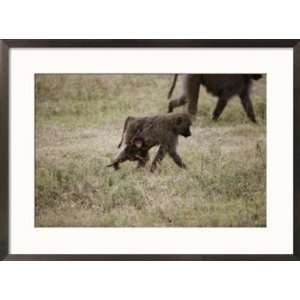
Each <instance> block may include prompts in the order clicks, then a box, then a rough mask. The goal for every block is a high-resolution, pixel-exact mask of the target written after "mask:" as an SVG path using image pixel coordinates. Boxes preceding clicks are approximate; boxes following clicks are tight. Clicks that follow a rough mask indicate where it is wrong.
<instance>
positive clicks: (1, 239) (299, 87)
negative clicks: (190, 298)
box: [0, 39, 300, 261]
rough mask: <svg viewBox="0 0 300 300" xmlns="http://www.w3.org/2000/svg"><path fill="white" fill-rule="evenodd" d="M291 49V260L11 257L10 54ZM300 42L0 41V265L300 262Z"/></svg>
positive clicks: (248, 257) (191, 256) (281, 257)
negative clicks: (13, 51) (87, 50)
mask: <svg viewBox="0 0 300 300" xmlns="http://www.w3.org/2000/svg"><path fill="white" fill-rule="evenodd" d="M41 47H45V48H63V47H64V48H75V47H80V48H91V47H96V48H98V47H99V48H101V47H106V48H173V47H176V48H198V47H200V48H218V47H219V48H244V47H245V48H273V47H274V48H293V57H294V135H293V136H294V160H293V161H294V181H293V183H294V191H293V192H294V224H293V226H294V228H293V230H294V233H293V242H294V246H293V254H291V255H272V254H270V255H268V254H266V255H264V254H262V255H244V254H240V255H236V254H232V255H223V254H220V255H211V254H207V255H206V254H101V255H95V254H92V255H90V254H76V255H69V254H24V255H20V254H17V255H16V254H11V253H9V230H10V228H9V201H10V200H9V153H10V149H9V50H10V49H11V48H41ZM299 124H300V40H297V39H295V40H276V39H275V40H274V39H272V40H221V39H220V40H151V39H147V40H121V39H117V40H0V259H1V260H14V261H16V260H55V261H58V260H73V261H75V260H85V261H88V260H115V261H119V260H123V261H128V260H130V261H152V260H157V261H158V260H164V261H170V260H172V261H173V260H178V261H196V260H214V261H218V260H230V261H232V260H263V261H267V260H271V261H277V260H299V259H300V126H299Z"/></svg>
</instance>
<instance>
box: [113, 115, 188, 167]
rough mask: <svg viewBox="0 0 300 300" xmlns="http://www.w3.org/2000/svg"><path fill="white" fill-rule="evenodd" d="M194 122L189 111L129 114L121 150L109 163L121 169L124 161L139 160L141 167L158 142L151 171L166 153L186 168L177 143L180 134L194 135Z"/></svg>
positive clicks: (120, 144) (185, 135)
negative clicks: (153, 114)
mask: <svg viewBox="0 0 300 300" xmlns="http://www.w3.org/2000/svg"><path fill="white" fill-rule="evenodd" d="M191 124H192V123H191V120H190V118H189V116H188V114H185V113H174V114H164V115H157V116H153V117H143V118H134V117H128V118H127V119H126V121H125V124H124V128H123V133H122V139H121V142H120V143H119V146H118V147H121V146H122V149H121V152H120V153H119V155H118V156H117V157H116V158H115V159H114V160H113V162H112V163H111V164H109V165H108V166H109V167H111V166H113V167H114V168H115V169H118V168H119V164H120V163H121V162H124V161H126V160H137V161H138V167H144V166H145V165H146V163H147V161H148V160H149V154H148V152H149V150H150V149H151V148H152V147H154V146H159V149H158V152H157V154H156V156H155V158H154V159H153V161H152V165H151V172H153V171H154V170H155V169H156V166H157V163H159V162H161V161H162V160H163V158H164V157H165V155H166V154H167V153H168V154H169V155H170V156H171V158H172V159H173V160H174V162H175V163H176V164H177V165H178V166H179V167H181V168H185V164H184V163H183V161H182V159H181V157H180V156H179V154H178V153H177V151H176V147H177V144H178V136H179V135H182V136H184V137H189V136H191V130H190V127H191Z"/></svg>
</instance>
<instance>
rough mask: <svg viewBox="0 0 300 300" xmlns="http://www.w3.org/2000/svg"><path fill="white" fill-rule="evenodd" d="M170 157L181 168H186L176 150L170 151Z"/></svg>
mask: <svg viewBox="0 0 300 300" xmlns="http://www.w3.org/2000/svg"><path fill="white" fill-rule="evenodd" d="M169 154H170V156H171V157H172V159H173V160H174V162H175V163H176V164H177V165H178V166H179V167H180V168H184V169H185V168H186V166H185V164H184V162H183V161H182V159H181V157H180V156H179V154H178V153H177V152H176V151H175V150H171V151H169Z"/></svg>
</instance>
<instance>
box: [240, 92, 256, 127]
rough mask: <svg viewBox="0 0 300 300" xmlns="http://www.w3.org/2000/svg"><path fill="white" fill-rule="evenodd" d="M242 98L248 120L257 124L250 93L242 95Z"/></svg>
mask: <svg viewBox="0 0 300 300" xmlns="http://www.w3.org/2000/svg"><path fill="white" fill-rule="evenodd" d="M240 98H241V102H242V105H243V108H244V110H245V112H246V114H247V116H248V118H249V119H250V120H251V121H252V122H254V123H256V118H255V112H254V109H253V105H252V101H251V98H250V96H249V93H248V92H247V93H243V94H241V95H240Z"/></svg>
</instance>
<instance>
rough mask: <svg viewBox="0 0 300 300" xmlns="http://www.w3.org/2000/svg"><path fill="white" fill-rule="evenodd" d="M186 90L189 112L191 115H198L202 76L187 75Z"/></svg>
mask: <svg viewBox="0 0 300 300" xmlns="http://www.w3.org/2000/svg"><path fill="white" fill-rule="evenodd" d="M183 85H184V89H185V91H186V97H187V102H188V112H189V114H191V115H196V113H197V110H198V99H199V92H200V85H201V76H199V74H196V75H187V76H186V77H185V81H184V83H183Z"/></svg>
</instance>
